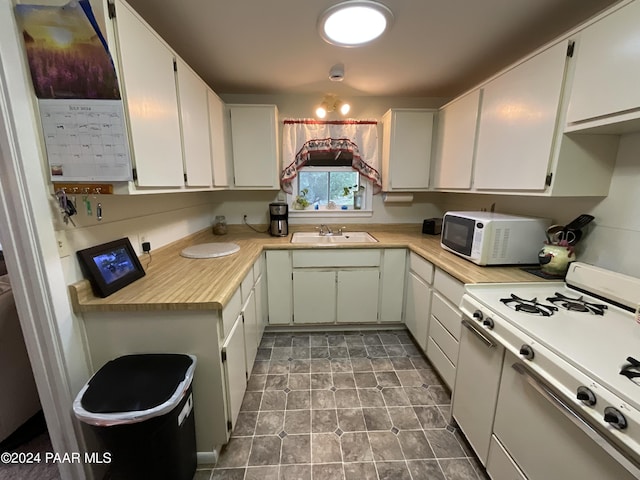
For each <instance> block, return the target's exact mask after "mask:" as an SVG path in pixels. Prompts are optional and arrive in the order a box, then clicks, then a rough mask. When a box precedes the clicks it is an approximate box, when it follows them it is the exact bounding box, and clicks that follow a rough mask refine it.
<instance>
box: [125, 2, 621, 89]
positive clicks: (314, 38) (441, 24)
mask: <svg viewBox="0 0 640 480" xmlns="http://www.w3.org/2000/svg"><path fill="white" fill-rule="evenodd" d="M128 1H129V3H130V4H131V5H132V6H133V7H134V8H135V9H136V10H137V11H138V12H139V13H140V14H141V15H142V17H143V18H145V19H146V20H147V22H149V24H151V26H152V27H153V28H154V29H155V30H156V31H157V32H158V33H159V34H160V35H161V36H162V37H163V38H164V39H165V40H166V41H167V42H168V43H169V44H170V45H171V46H172V47H173V48H174V49H175V50H176V51H177V52H178V54H179V55H180V56H181V57H183V58H184V59H185V60H186V61H187V63H189V64H190V65H191V66H192V67H193V68H194V70H196V72H198V74H199V75H200V76H201V77H202V78H203V79H204V80H205V81H206V82H207V83H208V84H209V85H210V86H211V87H212V88H213V89H214V90H215V91H216V92H217V93H220V94H224V93H236V94H237V93H245V94H284V93H286V94H320V93H335V94H338V95H353V96H355V95H364V96H404V97H453V96H456V95H457V94H460V93H462V92H463V91H465V90H467V89H469V88H471V87H472V86H474V85H475V84H477V83H479V82H480V81H482V80H483V79H485V78H487V77H488V76H490V75H492V74H493V73H495V72H496V71H498V70H500V69H501V68H503V67H505V66H507V65H509V64H510V63H512V62H514V61H516V60H517V59H518V58H520V57H522V56H524V55H526V54H527V53H529V52H531V51H532V50H534V49H535V48H537V47H539V46H541V45H542V44H544V43H546V42H547V41H549V40H552V39H553V38H554V37H556V36H558V35H560V34H562V33H563V32H565V31H567V30H569V29H570V28H571V27H573V26H575V25H577V24H579V23H581V22H582V21H584V20H586V19H587V18H589V17H591V16H592V15H594V14H596V13H598V12H599V11H601V10H602V9H604V8H606V7H607V6H609V5H611V4H613V3H616V2H617V1H618V0H481V1H480V0H438V1H436V0H381V2H382V3H384V4H385V5H387V6H388V7H389V8H390V9H391V10H392V11H393V14H394V17H395V20H394V23H393V25H392V27H391V30H390V31H389V32H387V33H386V34H385V35H384V36H383V37H381V38H380V39H378V40H377V41H376V42H374V43H373V44H371V45H369V46H365V47H360V48H342V47H337V46H333V45H329V44H327V43H325V42H324V41H323V40H322V39H321V38H320V36H319V34H318V32H317V27H316V23H317V20H318V17H319V16H320V14H321V13H322V12H323V11H324V10H325V9H326V8H328V7H329V6H331V5H333V4H335V3H338V0H186V1H185V0H164V1H162V2H158V1H157V0H128ZM336 63H343V64H344V65H345V77H344V81H343V82H341V83H338V82H331V81H329V79H328V75H329V69H330V68H331V66H332V65H334V64H336Z"/></svg>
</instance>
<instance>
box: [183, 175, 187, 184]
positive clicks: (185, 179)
mask: <svg viewBox="0 0 640 480" xmlns="http://www.w3.org/2000/svg"><path fill="white" fill-rule="evenodd" d="M184 183H187V174H186V173H185V174H184Z"/></svg>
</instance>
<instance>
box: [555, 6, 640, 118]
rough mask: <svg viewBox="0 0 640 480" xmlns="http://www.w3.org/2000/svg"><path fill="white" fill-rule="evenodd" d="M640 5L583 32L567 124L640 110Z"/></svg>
mask: <svg viewBox="0 0 640 480" xmlns="http://www.w3.org/2000/svg"><path fill="white" fill-rule="evenodd" d="M638 25H640V3H638V2H632V3H630V4H629V5H626V6H625V7H623V8H621V9H619V10H617V11H616V12H614V13H612V14H610V15H609V16H607V17H605V18H603V19H601V20H600V21H598V22H596V23H594V24H593V25H590V26H589V27H587V28H586V29H585V30H584V31H582V32H581V33H580V37H579V39H578V43H577V51H576V69H575V74H574V78H573V83H572V85H571V101H570V103H569V110H568V112H567V122H569V123H571V122H579V121H581V120H587V119H590V118H595V117H600V116H604V115H611V114H614V113H618V112H623V111H626V110H632V109H638V108H640V89H639V88H638V85H640V68H638V56H639V55H640V51H639V48H638V45H639V44H640V29H639V28H638Z"/></svg>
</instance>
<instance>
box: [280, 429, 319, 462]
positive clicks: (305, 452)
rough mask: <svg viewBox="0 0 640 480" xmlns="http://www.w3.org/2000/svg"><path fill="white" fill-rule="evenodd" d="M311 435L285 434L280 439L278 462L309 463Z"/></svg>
mask: <svg viewBox="0 0 640 480" xmlns="http://www.w3.org/2000/svg"><path fill="white" fill-rule="evenodd" d="M310 462H311V435H310V434H306V435H287V436H286V437H284V438H283V439H282V454H281V456H280V463H282V464H290V463H310Z"/></svg>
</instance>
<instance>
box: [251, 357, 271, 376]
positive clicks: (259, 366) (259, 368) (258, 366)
mask: <svg viewBox="0 0 640 480" xmlns="http://www.w3.org/2000/svg"><path fill="white" fill-rule="evenodd" d="M270 366H271V362H269V361H260V360H256V361H255V363H254V364H253V369H252V370H251V373H252V374H254V373H255V374H256V375H259V374H266V373H268V372H269V367H270Z"/></svg>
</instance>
